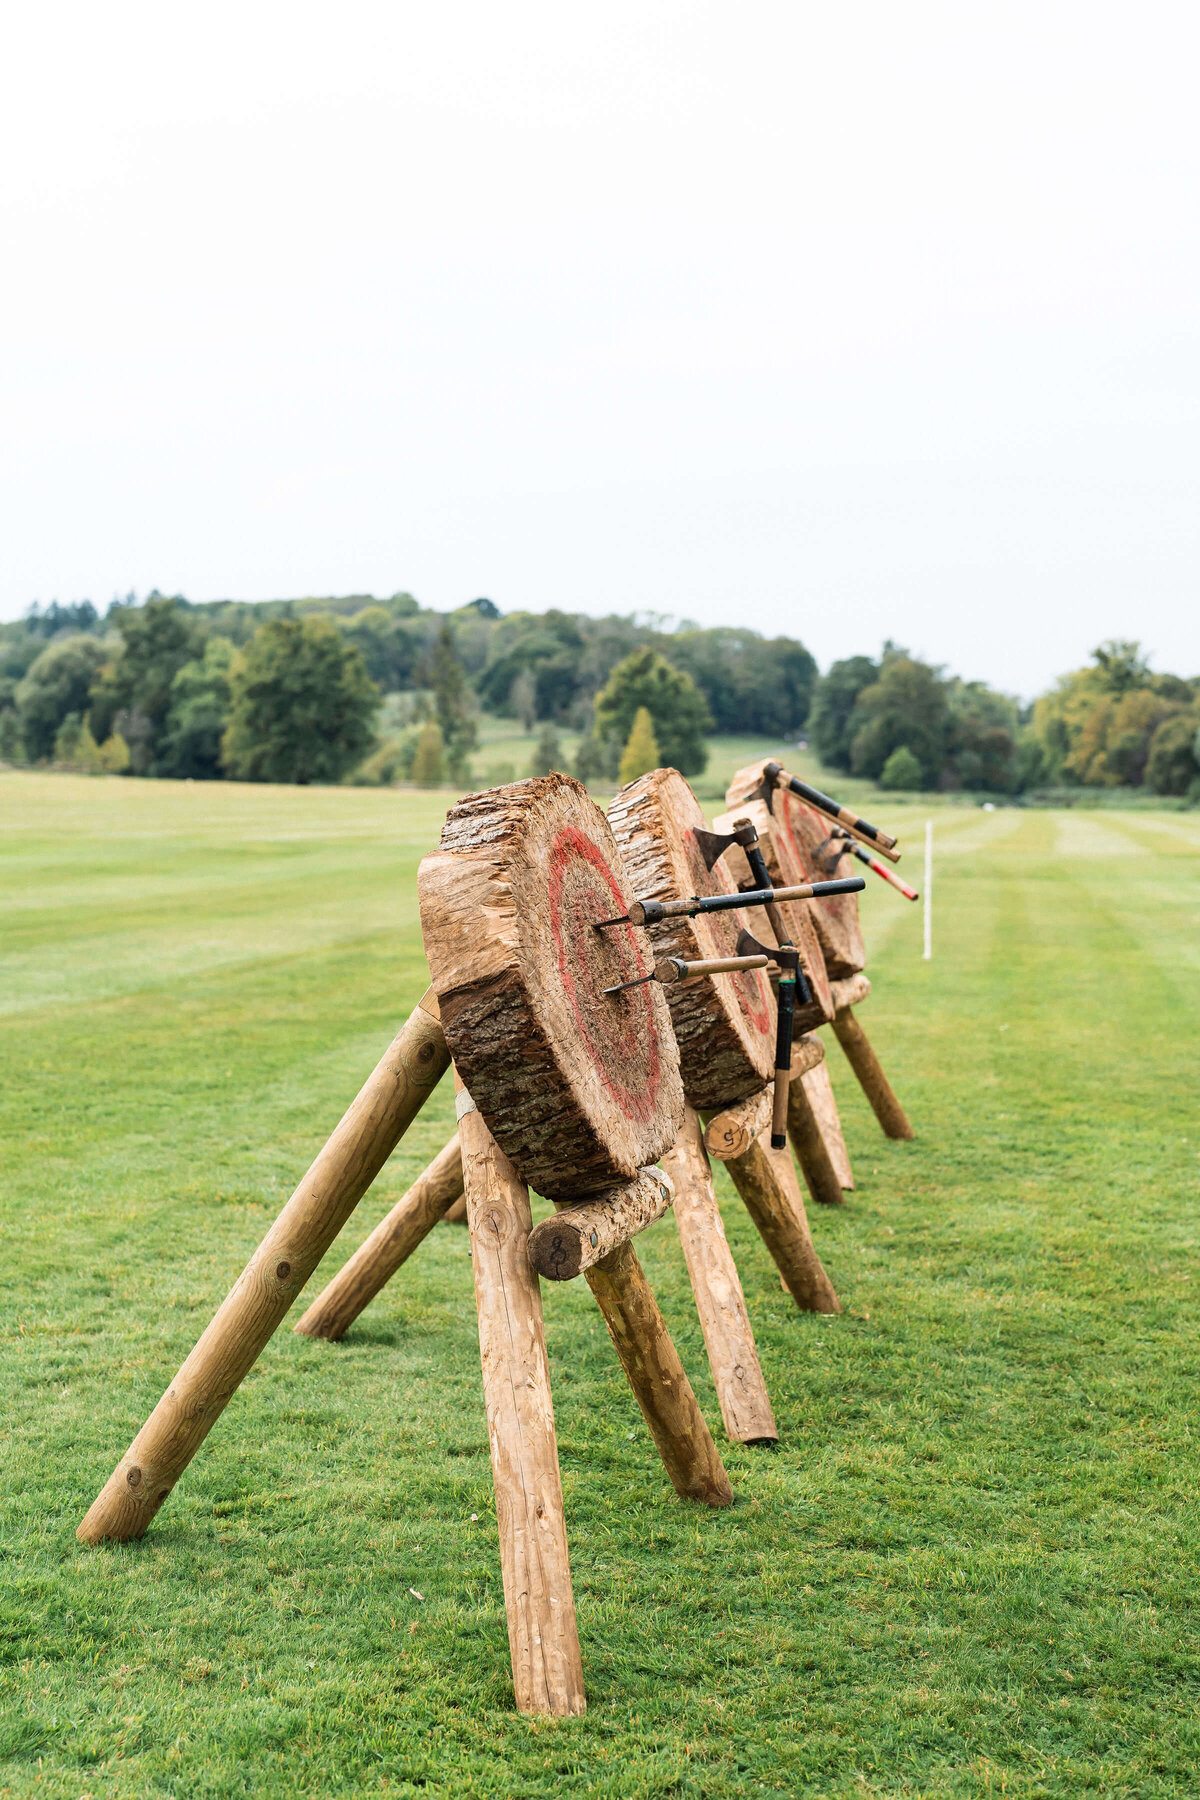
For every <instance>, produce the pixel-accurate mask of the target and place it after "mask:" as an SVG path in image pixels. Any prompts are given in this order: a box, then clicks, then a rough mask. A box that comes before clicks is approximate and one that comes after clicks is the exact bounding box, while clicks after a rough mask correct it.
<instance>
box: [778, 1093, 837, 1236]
mask: <svg viewBox="0 0 1200 1800" xmlns="http://www.w3.org/2000/svg"><path fill="white" fill-rule="evenodd" d="M787 1129H788V1136H789V1137H790V1138H791V1140H792V1149H793V1150H794V1151H795V1152H796V1160H797V1161H798V1162H799V1164H800V1168H801V1172H802V1173H803V1175H804V1180H805V1184H806V1186H807V1188H808V1191H809V1193H810V1194H811V1195H812V1198H813V1199H814V1200H819V1201H820V1202H821V1204H822V1205H823V1206H840V1205H841V1204H842V1184H841V1181H840V1179H839V1177H838V1172H837V1170H836V1169H835V1168H834V1166H833V1158H832V1157H831V1156H830V1154H829V1146H828V1144H827V1143H826V1142H825V1134H824V1132H823V1131H822V1130H821V1123H820V1120H819V1119H818V1118H817V1115H816V1113H815V1112H814V1111H813V1105H812V1101H811V1100H810V1099H809V1097H808V1089H807V1088H806V1087H805V1085H804V1083H803V1081H793V1083H792V1085H791V1087H790V1088H789V1089H788V1110H787Z"/></svg>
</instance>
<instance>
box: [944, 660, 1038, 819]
mask: <svg viewBox="0 0 1200 1800" xmlns="http://www.w3.org/2000/svg"><path fill="white" fill-rule="evenodd" d="M946 692H947V698H948V700H949V704H950V727H949V739H948V747H947V751H948V760H947V763H946V765H945V767H944V768H943V770H942V774H941V776H940V778H939V779H940V781H941V784H942V785H944V786H957V787H964V788H967V789H968V790H971V791H974V792H977V793H978V792H983V793H991V794H1007V793H1011V792H1012V790H1013V788H1014V787H1015V786H1016V784H1017V753H1016V745H1017V730H1018V710H1017V703H1016V701H1015V700H1011V699H1009V697H1008V695H1007V694H998V693H997V692H996V691H995V689H994V688H989V687H988V686H987V685H986V683H984V682H982V681H951V682H949V683H948V684H947V690H946Z"/></svg>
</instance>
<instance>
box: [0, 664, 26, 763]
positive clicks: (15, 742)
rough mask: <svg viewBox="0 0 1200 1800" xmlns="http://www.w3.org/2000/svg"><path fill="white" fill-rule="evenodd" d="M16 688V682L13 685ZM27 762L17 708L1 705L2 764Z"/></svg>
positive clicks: (0, 750) (0, 745) (0, 742)
mask: <svg viewBox="0 0 1200 1800" xmlns="http://www.w3.org/2000/svg"><path fill="white" fill-rule="evenodd" d="M13 686H14V687H15V686H16V684H15V682H14V683H13ZM24 760H25V743H24V740H23V738H22V736H21V721H20V719H19V718H18V716H17V709H16V707H15V706H13V705H11V704H8V705H0V762H5V763H16V762H24Z"/></svg>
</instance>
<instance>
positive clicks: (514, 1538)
mask: <svg viewBox="0 0 1200 1800" xmlns="http://www.w3.org/2000/svg"><path fill="white" fill-rule="evenodd" d="M459 1104H460V1106H464V1105H465V1106H466V1107H467V1110H465V1111H464V1112H463V1113H462V1114H461V1117H460V1122H459V1135H460V1137H461V1139H462V1149H463V1173H464V1176H465V1181H466V1196H467V1223H468V1226H469V1229H470V1233H471V1263H472V1268H473V1270H474V1275H475V1302H476V1305H477V1307H478V1309H479V1355H480V1361H481V1362H482V1365H483V1395H484V1405H485V1407H486V1411H487V1429H488V1440H489V1442H490V1444H491V1450H492V1478H493V1480H494V1482H495V1487H496V1522H497V1525H498V1527H499V1531H500V1568H501V1572H502V1575H503V1580H504V1609H505V1613H506V1615H507V1618H508V1647H509V1652H510V1654H511V1657H512V1672H513V1691H514V1693H515V1695H516V1701H517V1707H518V1710H519V1711H521V1712H524V1713H555V1714H559V1715H564V1714H568V1713H581V1712H583V1711H584V1709H585V1706H586V1704H587V1703H586V1700H585V1698H584V1692H583V1665H582V1662H581V1660H580V1654H579V1632H578V1628H577V1626H576V1623H575V1597H574V1594H573V1593H572V1590H571V1567H570V1562H569V1559H568V1556H567V1526H566V1518H565V1515H564V1513H563V1498H562V1479H561V1476H560V1474H559V1467H558V1441H557V1438H556V1437H555V1432H554V1403H553V1400H552V1399H551V1395H550V1369H549V1364H548V1362H547V1358H546V1337H545V1331H544V1329H543V1325H542V1295H541V1289H540V1288H539V1286H538V1279H537V1276H536V1275H535V1274H534V1272H533V1269H532V1268H531V1267H530V1263H529V1255H528V1251H527V1249H526V1246H527V1244H528V1242H529V1231H530V1226H531V1223H532V1221H531V1216H530V1211H529V1190H528V1188H527V1187H526V1186H525V1184H524V1182H523V1181H521V1180H520V1179H519V1177H518V1176H517V1174H516V1171H515V1170H514V1169H513V1166H512V1164H511V1163H510V1162H509V1160H508V1158H507V1157H506V1156H505V1154H504V1152H503V1151H502V1150H501V1149H500V1147H499V1145H498V1144H497V1143H496V1141H495V1139H494V1138H493V1136H492V1134H491V1132H490V1131H489V1130H488V1128H487V1125H486V1124H485V1123H484V1120H483V1117H482V1115H481V1114H480V1113H478V1112H477V1111H476V1110H475V1108H474V1105H473V1103H471V1102H470V1096H469V1095H468V1094H467V1093H466V1091H465V1090H462V1091H461V1092H460V1095H459Z"/></svg>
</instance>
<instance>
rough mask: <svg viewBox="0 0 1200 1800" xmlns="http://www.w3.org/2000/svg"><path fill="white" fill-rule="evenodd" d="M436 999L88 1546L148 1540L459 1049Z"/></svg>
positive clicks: (211, 1341) (296, 1205)
mask: <svg viewBox="0 0 1200 1800" xmlns="http://www.w3.org/2000/svg"><path fill="white" fill-rule="evenodd" d="M427 1003H428V1004H429V1005H430V1006H436V1003H435V1002H433V1000H432V997H431V996H426V999H425V1000H424V1001H422V1003H421V1005H419V1006H418V1007H417V1008H416V1010H415V1011H414V1012H413V1013H412V1015H411V1017H410V1018H409V1019H408V1021H407V1023H406V1024H405V1025H404V1026H403V1027H402V1029H401V1030H400V1032H399V1033H398V1035H397V1036H396V1038H395V1039H394V1040H393V1042H392V1043H391V1045H390V1046H389V1048H388V1050H387V1052H386V1054H385V1055H384V1057H383V1060H382V1061H381V1062H380V1063H379V1065H378V1067H377V1068H376V1069H375V1071H374V1073H373V1074H372V1075H371V1076H370V1077H369V1079H368V1081H367V1082H366V1085H365V1086H364V1087H363V1089H362V1091H361V1093H360V1094H359V1095H358V1098H357V1099H356V1100H355V1101H354V1102H353V1104H352V1105H351V1107H350V1109H349V1111H348V1112H347V1113H346V1115H345V1117H344V1118H343V1119H342V1121H341V1123H340V1124H339V1125H338V1127H337V1129H336V1130H335V1131H334V1133H333V1136H332V1137H331V1138H330V1139H329V1142H328V1143H327V1144H326V1145H325V1148H324V1149H323V1150H322V1151H321V1153H320V1155H319V1156H318V1157H317V1159H316V1161H315V1162H314V1163H313V1165H312V1167H311V1168H310V1169H309V1171H308V1173H307V1175H305V1177H304V1179H303V1181H302V1182H301V1183H300V1185H299V1187H298V1188H297V1189H296V1191H295V1193H294V1194H293V1195H292V1197H291V1199H290V1200H289V1201H288V1203H287V1205H286V1206H285V1207H284V1209H283V1211H282V1212H281V1213H280V1215H279V1217H278V1218H277V1219H276V1221H275V1223H274V1225H272V1227H271V1229H270V1231H269V1232H268V1233H267V1235H266V1237H265V1238H264V1239H263V1241H262V1243H261V1244H260V1245H259V1247H258V1249H257V1250H256V1251H255V1253H254V1255H253V1256H252V1257H251V1258H250V1261H249V1262H248V1263H247V1265H246V1267H245V1269H244V1270H243V1271H242V1273H241V1275H240V1276H239V1277H238V1279H237V1281H236V1282H235V1283H234V1285H233V1287H232V1288H231V1289H230V1291H229V1293H228V1294H227V1295H226V1297H225V1299H224V1300H223V1301H222V1303H221V1305H220V1307H219V1308H218V1309H217V1312H216V1315H215V1317H214V1318H213V1321H212V1323H211V1325H210V1326H209V1327H208V1329H207V1331H206V1332H205V1333H204V1335H203V1337H202V1338H201V1339H200V1341H199V1343H198V1344H197V1345H196V1347H195V1349H194V1350H193V1351H192V1353H191V1355H190V1356H189V1357H188V1358H187V1361H186V1362H185V1363H184V1365H183V1367H182V1368H181V1369H180V1371H179V1373H178V1375H176V1377H175V1379H174V1381H173V1382H172V1383H171V1385H170V1387H169V1388H168V1389H167V1391H166V1393H165V1394H164V1395H163V1397H162V1399H161V1400H160V1401H159V1403H158V1405H157V1406H156V1407H155V1409H154V1411H153V1412H152V1413H151V1415H150V1417H149V1418H148V1419H147V1421H146V1423H145V1424H144V1425H143V1426H142V1429H141V1430H140V1431H139V1432H138V1434H137V1437H136V1438H135V1439H134V1440H133V1443H132V1444H131V1445H130V1447H129V1449H128V1450H127V1451H126V1452H125V1455H124V1456H123V1457H122V1459H121V1461H120V1462H119V1463H118V1465H117V1467H116V1469H115V1470H114V1471H113V1473H112V1474H111V1475H110V1476H109V1478H108V1480H107V1482H106V1483H105V1485H104V1487H103V1488H102V1489H101V1490H100V1493H99V1494H98V1495H97V1497H96V1499H95V1500H94V1501H93V1502H92V1505H91V1507H90V1509H89V1511H88V1513H87V1516H86V1518H85V1519H84V1520H83V1523H82V1524H81V1525H80V1527H79V1530H78V1533H77V1536H78V1537H79V1538H80V1539H81V1540H82V1542H83V1543H85V1544H96V1543H99V1542H100V1540H101V1539H102V1538H106V1537H108V1538H117V1539H119V1540H121V1541H124V1540H125V1539H127V1538H135V1537H141V1535H142V1533H143V1532H144V1531H145V1530H146V1527H147V1526H148V1525H149V1523H150V1521H151V1519H152V1518H153V1517H154V1515H155V1513H156V1512H157V1511H158V1509H159V1507H160V1506H161V1505H162V1503H163V1501H164V1500H165V1499H166V1498H167V1495H168V1494H169V1493H170V1492H171V1489H172V1488H173V1487H174V1485H175V1483H176V1482H177V1481H178V1479H179V1477H180V1475H182V1473H183V1471H184V1470H185V1469H186V1468H187V1466H188V1464H189V1462H191V1460H192V1457H193V1456H194V1455H195V1454H196V1451H197V1450H198V1449H199V1448H200V1445H201V1444H202V1443H203V1442H204V1439H205V1438H206V1437H207V1436H208V1433H209V1432H210V1431H211V1429H212V1427H213V1426H214V1425H215V1424H216V1422H217V1420H218V1419H219V1418H220V1416H221V1414H222V1412H223V1411H224V1410H225V1407H226V1406H227V1405H228V1404H229V1401H230V1400H231V1399H232V1398H233V1395H234V1394H235V1393H236V1392H237V1389H238V1387H239V1385H240V1384H241V1382H242V1381H243V1380H244V1379H245V1377H246V1375H247V1374H248V1373H249V1371H250V1370H251V1369H252V1368H253V1366H254V1363H255V1362H256V1360H257V1358H258V1356H259V1353H260V1352H261V1351H262V1349H263V1347H264V1345H265V1344H266V1343H267V1341H268V1340H269V1338H270V1337H271V1335H272V1333H273V1332H274V1330H275V1328H276V1326H277V1325H278V1324H279V1323H280V1321H281V1319H282V1318H283V1316H284V1314H285V1313H286V1312H287V1310H288V1308H289V1306H291V1304H292V1301H293V1300H294V1299H295V1298H296V1295H297V1294H298V1293H299V1292H300V1289H301V1288H302V1287H303V1286H304V1283H305V1282H306V1281H307V1280H308V1278H309V1276H310V1275H311V1274H312V1272H313V1270H314V1269H315V1268H316V1266H317V1264H318V1263H319V1262H320V1260H321V1258H322V1256H323V1255H324V1254H325V1252H326V1250H327V1249H328V1248H329V1246H330V1244H331V1243H332V1242H333V1240H334V1238H335V1237H336V1236H337V1234H338V1232H339V1231H340V1230H341V1228H342V1226H343V1225H344V1224H345V1223H346V1220H347V1219H348V1218H349V1216H350V1214H351V1212H353V1210H354V1208H355V1206H357V1204H358V1202H359V1201H360V1200H361V1199H362V1197H363V1195H364V1194H365V1193H366V1191H367V1189H368V1188H369V1187H370V1185H371V1183H372V1182H373V1181H374V1179H375V1177H376V1175H378V1173H379V1171H380V1169H381V1168H382V1167H383V1165H384V1163H385V1162H386V1161H387V1159H388V1157H389V1156H390V1155H391V1154H392V1151H393V1150H394V1149H395V1148H396V1145H397V1144H398V1143H399V1141H400V1139H401V1137H402V1136H403V1135H404V1132H405V1131H406V1130H407V1128H408V1126H409V1125H410V1124H411V1123H412V1121H413V1119H414V1118H415V1117H416V1115H417V1113H418V1112H419V1111H420V1109H421V1107H422V1106H423V1105H424V1103H425V1101H426V1100H427V1099H428V1097H429V1095H430V1094H431V1093H432V1092H433V1089H434V1088H435V1087H436V1086H437V1083H438V1082H439V1081H440V1079H441V1077H442V1075H443V1074H444V1073H445V1071H446V1069H447V1068H448V1067H449V1062H450V1056H449V1052H448V1051H447V1049H446V1040H445V1038H444V1037H443V1035H442V1027H441V1024H440V1022H439V1020H438V1018H437V1017H436V1012H430V1011H427V1010H425V1007H426V1004H427Z"/></svg>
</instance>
